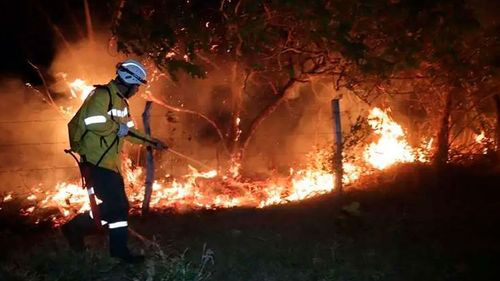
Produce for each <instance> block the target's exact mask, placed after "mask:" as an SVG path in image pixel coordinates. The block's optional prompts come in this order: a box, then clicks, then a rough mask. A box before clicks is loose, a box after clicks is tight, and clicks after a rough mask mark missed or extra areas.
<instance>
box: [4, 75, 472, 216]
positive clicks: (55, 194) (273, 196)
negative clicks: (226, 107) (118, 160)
mask: <svg viewBox="0 0 500 281" xmlns="http://www.w3.org/2000/svg"><path fill="white" fill-rule="evenodd" d="M68 85H69V87H70V90H71V95H72V96H73V97H79V98H80V99H81V100H85V98H86V97H87V96H88V94H89V93H90V92H91V91H92V90H93V87H92V86H89V85H87V84H86V82H85V80H82V79H75V80H74V81H72V82H70V83H69V82H68ZM240 122H241V119H240V118H239V117H237V119H236V125H237V126H238V127H239V125H240ZM368 123H369V125H370V126H371V128H372V129H373V133H374V134H375V135H376V136H377V137H378V139H377V140H376V141H374V142H372V143H369V144H367V145H366V147H364V149H363V153H362V155H363V158H361V161H364V162H365V163H364V164H368V166H371V167H373V168H375V169H378V170H382V169H385V168H387V167H390V166H391V165H394V164H395V163H402V162H414V161H422V162H426V161H428V160H427V156H428V154H429V150H430V148H431V146H432V141H433V140H432V139H429V140H427V141H426V142H423V143H422V145H421V146H419V147H418V148H415V149H414V148H412V147H411V146H410V145H409V144H408V142H407V140H406V136H405V132H404V130H403V128H402V127H401V126H400V125H399V124H397V123H396V122H395V121H394V120H392V119H391V118H390V116H389V114H388V110H387V111H384V110H382V109H380V108H373V109H372V110H371V111H370V113H369V119H368ZM239 134H241V130H239V131H238V136H237V137H239ZM476 140H477V138H476ZM330 153H331V152H330V151H329V150H326V149H323V150H321V149H320V150H315V151H313V152H311V153H309V154H308V155H307V161H304V163H305V164H303V165H302V166H298V167H296V168H292V169H290V171H289V174H288V175H275V176H273V177H270V178H269V179H267V180H261V181H255V180H249V179H245V178H243V177H242V175H241V174H240V171H241V162H240V161H239V159H240V157H239V156H238V155H236V156H235V157H233V158H232V159H231V162H230V166H229V168H228V170H227V171H225V172H223V173H222V174H219V173H218V171H215V170H209V171H199V170H197V169H196V168H194V167H192V166H188V170H189V172H188V173H187V174H186V175H184V176H182V177H178V178H173V177H171V176H170V175H168V174H166V175H164V176H163V177H161V178H159V179H158V180H156V181H155V182H154V183H153V186H152V189H153V193H152V197H151V202H150V206H151V208H152V209H169V208H170V209H175V210H185V209H198V208H208V209H211V208H229V207H237V206H246V207H256V208H263V207H266V206H270V205H277V204H285V203H288V202H292V201H300V200H304V199H307V198H311V197H314V196H317V195H320V194H325V193H328V192H331V191H332V190H334V189H335V176H336V175H335V174H334V173H332V172H331V171H330V170H329V169H325V166H328V167H329V166H330V163H329V162H330V160H329V159H330ZM325 159H326V162H327V163H326V165H325ZM123 163H124V164H123V165H124V166H123V175H124V180H125V182H126V191H127V194H128V196H129V200H130V202H131V206H132V209H133V210H138V209H140V206H141V204H142V200H143V198H144V185H143V182H144V178H145V175H144V169H143V168H142V167H134V166H133V164H132V160H131V159H129V158H125V159H124V161H123ZM362 167H365V166H364V165H361V164H354V163H350V162H344V163H343V169H344V175H343V179H342V180H343V183H345V184H349V183H352V182H355V181H356V180H358V179H359V178H360V177H361V176H362V175H364V174H367V173H369V171H367V170H366V168H362ZM12 199H13V195H12V194H8V195H7V196H5V197H4V198H3V202H6V201H9V200H12ZM27 199H28V200H29V201H30V202H32V203H33V204H36V205H35V206H32V207H29V208H27V209H22V211H21V213H22V214H33V213H35V212H37V211H38V210H44V209H49V208H52V209H54V208H55V209H57V210H58V211H59V215H53V216H52V217H51V220H52V221H53V223H54V225H59V224H61V223H63V222H64V221H66V220H67V219H69V218H70V217H72V216H73V215H74V214H76V213H80V212H83V211H85V210H89V209H90V208H89V203H88V195H87V192H86V190H84V189H83V188H82V187H81V186H80V185H79V184H76V183H72V182H60V183H58V184H57V185H56V186H55V187H54V188H53V189H50V188H47V189H42V188H36V189H34V190H33V192H32V194H30V195H29V196H28V197H27Z"/></svg>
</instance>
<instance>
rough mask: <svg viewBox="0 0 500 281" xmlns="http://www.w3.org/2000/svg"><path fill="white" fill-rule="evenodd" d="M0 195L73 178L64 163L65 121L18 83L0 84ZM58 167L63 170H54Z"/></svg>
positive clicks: (12, 81)
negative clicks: (0, 99) (62, 177)
mask: <svg viewBox="0 0 500 281" xmlns="http://www.w3.org/2000/svg"><path fill="white" fill-rule="evenodd" d="M0 92H1V95H2V103H0V128H1V130H2V134H1V136H0V147H1V149H0V159H1V163H0V171H1V172H0V179H1V182H2V185H1V189H0V192H7V191H12V190H16V191H19V190H18V189H20V188H21V189H25V188H31V187H34V186H37V185H38V184H45V183H48V182H54V181H55V180H56V178H58V177H60V176H61V175H70V174H71V172H72V171H71V169H70V168H68V169H67V168H66V167H69V166H70V164H71V163H70V162H69V161H65V160H64V159H62V158H63V157H61V155H62V154H63V149H64V148H65V147H66V140H67V136H66V134H65V133H64V131H63V130H61V128H64V127H65V126H66V122H67V121H66V120H65V119H64V118H63V117H62V116H61V115H60V114H59V113H58V112H57V111H55V110H54V109H53V108H51V107H50V106H48V104H47V103H46V102H44V101H43V100H42V98H41V96H40V93H37V91H35V90H34V89H33V88H31V87H28V86H27V85H25V84H24V83H23V82H22V81H20V80H19V79H14V78H11V79H4V80H2V81H0ZM55 167H59V168H60V169H54V168H55Z"/></svg>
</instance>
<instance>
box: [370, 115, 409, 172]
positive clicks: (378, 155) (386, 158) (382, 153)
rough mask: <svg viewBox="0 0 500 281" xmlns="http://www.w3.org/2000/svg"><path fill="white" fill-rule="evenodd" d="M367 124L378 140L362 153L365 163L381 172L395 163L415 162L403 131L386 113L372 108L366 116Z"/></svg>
mask: <svg viewBox="0 0 500 281" xmlns="http://www.w3.org/2000/svg"><path fill="white" fill-rule="evenodd" d="M368 123H369V124H370V126H371V127H372V129H373V131H374V133H375V134H377V135H379V136H380V138H379V140H378V141H377V142H374V143H371V144H370V145H368V147H367V148H366V150H365V151H364V158H365V160H366V162H368V163H369V164H371V165H372V166H373V167H374V168H376V169H379V170H382V169H385V168H387V167H389V166H391V165H393V164H395V163H404V162H414V161H415V155H414V153H415V152H414V150H413V149H412V148H411V147H410V145H409V144H408V142H407V141H406V139H405V133H404V131H403V129H402V128H401V126H400V125H399V124H398V123H396V122H394V121H393V120H392V119H391V118H390V117H389V115H388V114H387V112H384V111H383V110H382V109H380V108H378V107H375V108H373V109H372V110H371V111H370V114H369V115H368Z"/></svg>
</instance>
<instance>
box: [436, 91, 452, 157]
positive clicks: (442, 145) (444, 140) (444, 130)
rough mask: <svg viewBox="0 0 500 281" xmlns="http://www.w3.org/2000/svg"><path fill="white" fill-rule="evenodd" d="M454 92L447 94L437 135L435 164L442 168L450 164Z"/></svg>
mask: <svg viewBox="0 0 500 281" xmlns="http://www.w3.org/2000/svg"><path fill="white" fill-rule="evenodd" d="M452 92H453V91H448V93H447V94H446V102H445V106H444V110H443V114H442V116H441V121H440V123H439V131H438V135H437V151H436V154H435V158H434V164H436V165H438V166H442V165H444V164H446V162H448V149H449V136H450V114H451V105H452V96H453V94H452Z"/></svg>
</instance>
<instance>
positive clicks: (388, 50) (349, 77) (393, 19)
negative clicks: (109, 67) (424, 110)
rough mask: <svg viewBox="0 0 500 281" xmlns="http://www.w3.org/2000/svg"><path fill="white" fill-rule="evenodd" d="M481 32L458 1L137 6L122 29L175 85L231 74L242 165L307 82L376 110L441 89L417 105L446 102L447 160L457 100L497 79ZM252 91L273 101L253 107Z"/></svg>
mask: <svg viewBox="0 0 500 281" xmlns="http://www.w3.org/2000/svg"><path fill="white" fill-rule="evenodd" d="M478 30H479V31H481V29H480V26H479V25H478V23H477V21H476V20H475V18H474V16H473V14H472V12H471V11H470V10H469V9H468V8H467V6H466V4H465V3H464V2H462V1H452V0H445V1H430V0H427V1H414V0H406V1H386V0H371V1H347V0H336V1H334V0H332V1H319V0H311V1H298V0H292V1H289V0H288V1H285V0H267V1H245V0H239V1H225V0H222V1H214V0H208V1H180V0H176V1H163V0H145V1H141V2H140V3H139V2H133V1H128V2H126V4H125V5H124V6H123V10H122V17H121V19H120V20H119V21H118V22H117V23H116V25H115V26H114V33H115V34H116V36H117V38H118V47H119V50H121V51H123V52H133V53H136V54H139V55H143V56H146V57H148V58H150V59H151V60H153V61H154V62H155V64H156V65H157V66H158V67H159V68H160V69H162V70H164V71H166V72H168V73H170V75H171V76H172V77H174V78H175V77H176V75H177V74H178V73H179V71H185V72H186V73H188V74H190V75H192V76H194V77H200V78H202V77H206V76H208V77H210V74H211V73H212V72H213V71H215V70H217V69H220V68H225V69H227V70H228V72H230V73H231V92H232V97H233V98H232V114H231V118H230V119H231V120H230V129H229V130H228V133H227V134H226V135H227V138H226V140H225V144H226V145H227V147H229V150H230V152H231V153H232V154H233V156H234V155H236V156H238V157H243V155H244V152H245V149H246V148H247V147H248V144H249V143H250V141H251V139H252V136H253V135H254V133H255V132H256V130H257V129H258V128H259V126H260V124H262V122H263V121H264V120H265V119H266V118H267V117H268V116H270V115H271V114H272V113H273V112H274V111H275V110H276V108H278V107H279V106H280V105H281V104H283V103H285V102H286V101H287V100H288V99H290V98H291V97H293V95H294V94H296V87H297V85H299V84H301V83H311V82H312V81H317V80H316V78H321V79H322V80H324V79H329V80H330V81H331V83H332V85H333V86H334V88H335V89H337V90H339V89H340V88H346V89H348V90H350V91H353V92H355V93H357V94H358V95H359V96H360V97H361V98H362V99H364V100H366V101H367V102H369V101H370V100H373V98H374V97H377V96H380V95H387V94H388V90H387V89H388V88H387V87H385V86H389V87H390V86H391V85H392V84H394V83H393V82H394V81H395V80H397V81H401V80H407V81H408V82H405V83H407V84H411V85H415V87H419V86H420V87H424V86H428V87H430V88H429V89H432V90H433V91H431V92H430V93H417V99H420V100H422V99H425V100H427V101H429V98H428V97H429V96H428V95H433V94H434V95H435V94H438V99H439V100H441V103H435V102H434V104H432V106H433V107H432V110H433V111H435V110H434V109H435V106H436V104H440V107H441V109H442V114H441V118H440V120H441V121H440V125H439V130H438V133H437V137H438V140H437V142H438V145H437V147H438V149H437V153H436V163H444V162H446V161H447V159H448V148H449V130H450V126H451V125H450V123H449V120H450V116H452V112H453V111H454V108H455V107H456V104H457V103H456V99H457V96H459V95H462V96H463V95H464V93H466V92H467V89H469V88H471V87H470V84H471V81H475V82H474V83H479V82H478V81H482V80H481V79H482V77H485V76H487V75H489V74H488V73H489V72H488V71H491V70H488V69H486V70H485V69H484V67H483V66H484V63H485V62H482V63H477V60H476V59H475V58H476V56H477V50H478V49H481V48H482V46H483V45H482V44H483V43H482V42H481V41H480V40H478V37H481V36H482V34H483V33H480V32H478ZM222 65H223V66H224V67H221V66H222ZM472 68H473V69H475V71H474V72H473V73H471V69H472ZM476 70H477V71H476ZM250 86H251V88H252V89H253V90H252V91H254V92H261V93H265V94H264V95H258V96H257V97H256V98H254V99H252V100H251V101H250V102H246V103H245V100H247V97H248V91H249V88H250ZM443 90H444V94H441V93H440V91H443ZM438 91H439V92H438ZM469 92H470V93H471V95H475V94H473V93H472V92H471V91H469ZM263 101H265V102H266V103H265V104H264V103H263ZM249 104H252V110H247V109H248V108H249ZM256 104H257V105H259V106H256ZM256 107H257V108H256ZM242 114H244V115H245V117H246V118H245V119H244V120H241V118H240V117H241V116H242ZM240 121H241V123H240Z"/></svg>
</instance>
